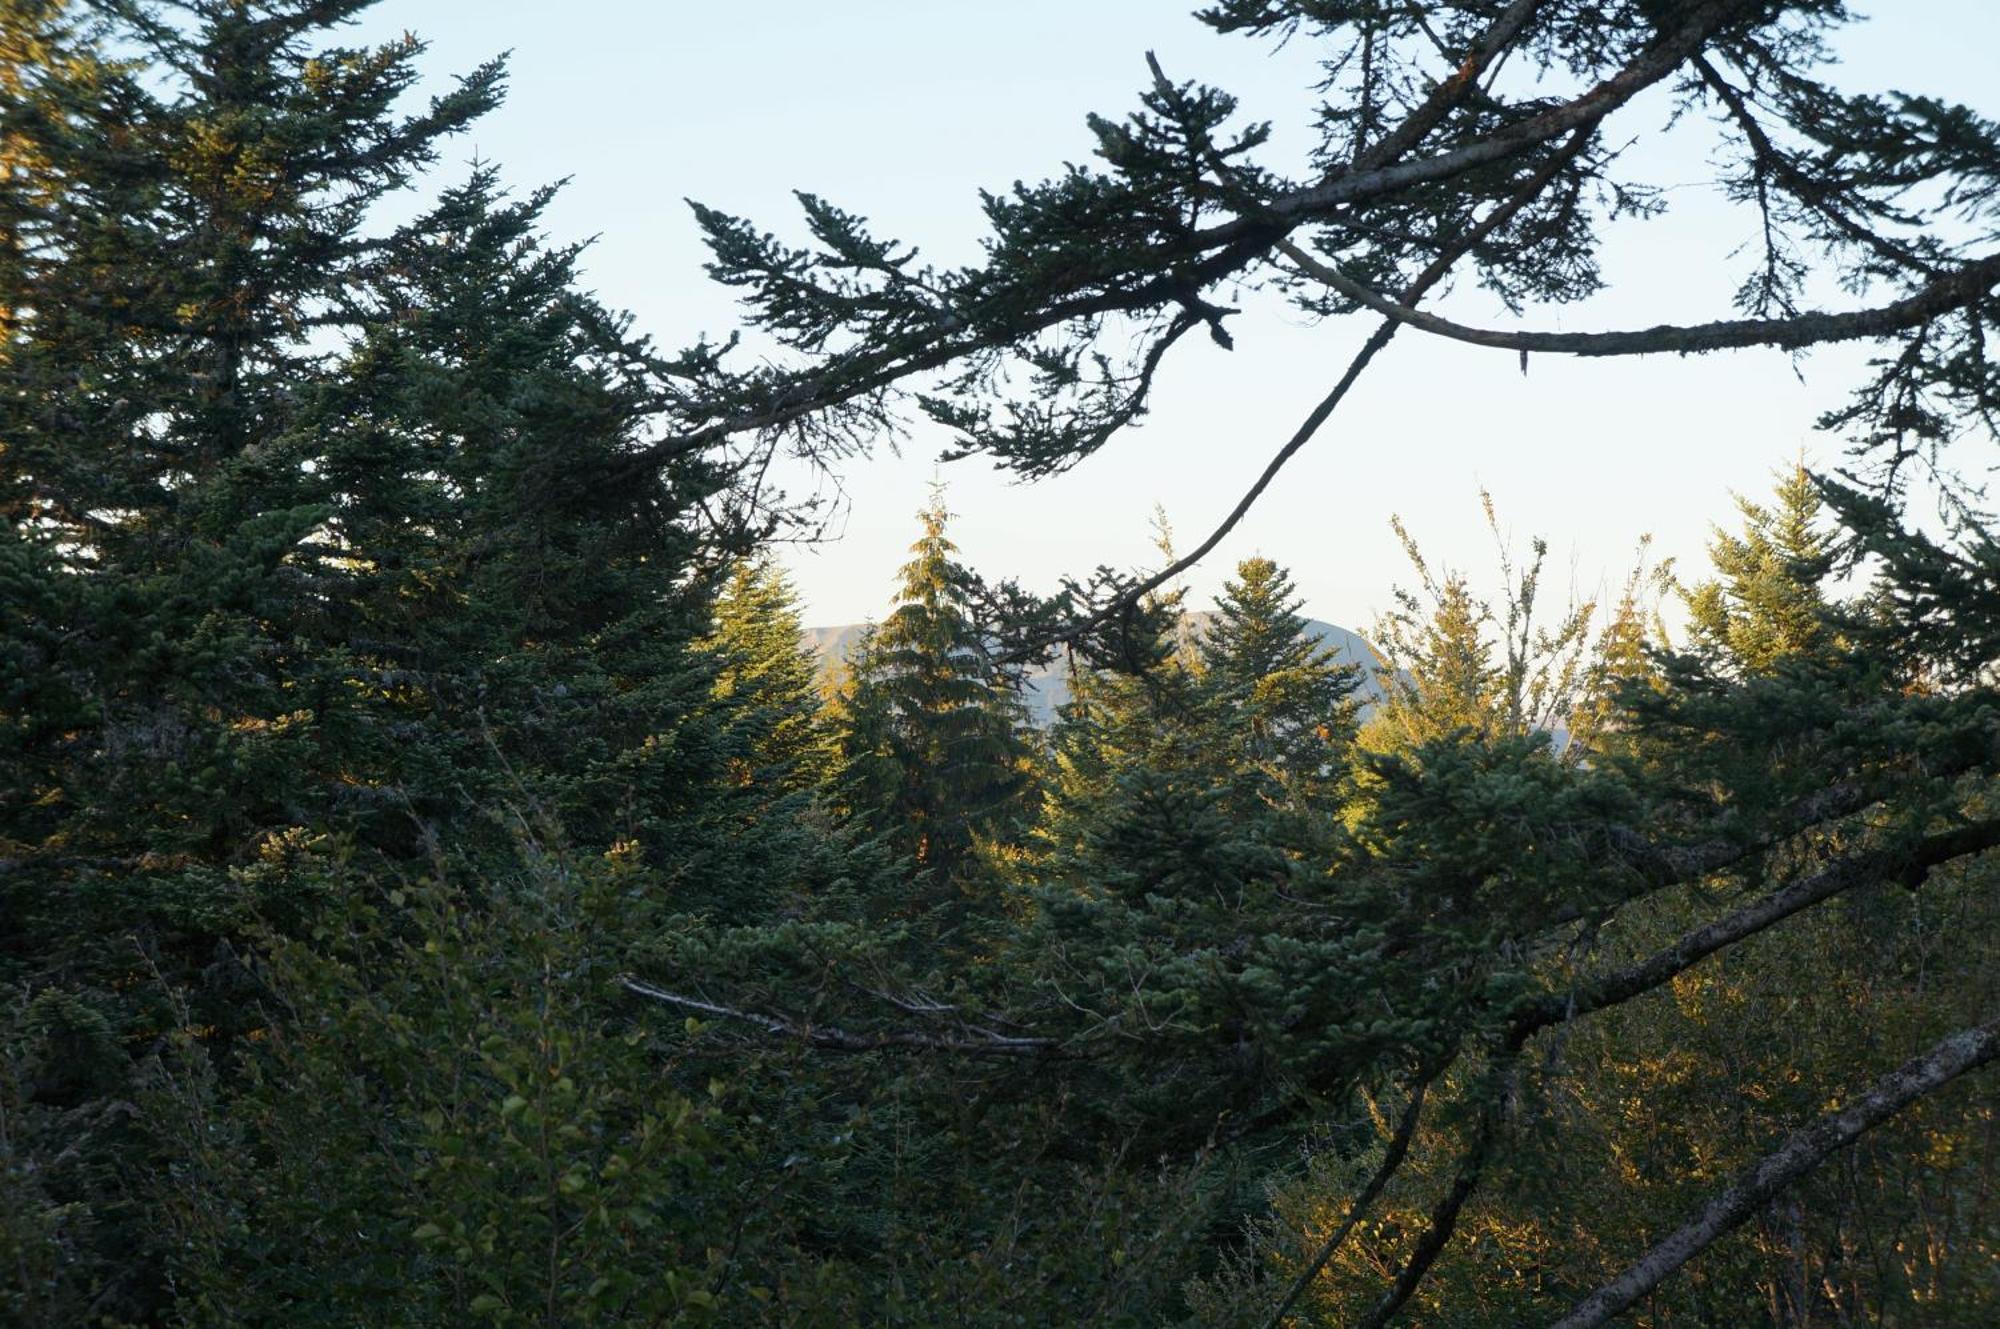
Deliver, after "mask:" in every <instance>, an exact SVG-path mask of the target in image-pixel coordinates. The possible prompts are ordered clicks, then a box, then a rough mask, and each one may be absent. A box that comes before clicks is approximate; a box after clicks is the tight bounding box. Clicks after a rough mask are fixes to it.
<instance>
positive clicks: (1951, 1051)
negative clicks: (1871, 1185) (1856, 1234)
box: [1551, 1020, 2000, 1329]
mask: <svg viewBox="0 0 2000 1329" xmlns="http://www.w3.org/2000/svg"><path fill="white" fill-rule="evenodd" d="M1996 1058H2000V1020H1994V1021H1992V1022H1990V1023H1988V1024H1984V1025H1981V1026H1979V1027H1978V1028H1976V1029H1966V1030H1962V1031H1960V1032H1959V1033H1956V1034H1953V1035H1951V1036H1950V1037H1949V1038H1946V1039H1944V1040H1942V1041H1941V1042H1939V1043H1938V1044H1936V1045H1935V1046H1934V1047H1932V1048H1931V1049H1930V1050H1929V1051H1928V1052H1925V1053H1923V1054H1922V1055H1920V1056H1917V1057H1913V1058H1911V1059H1910V1060H1909V1061H1907V1062H1905V1063H1903V1065H1902V1066H1900V1067H1898V1068H1897V1069H1896V1070H1894V1071H1892V1072H1890V1073H1889V1074H1888V1075H1885V1076H1883V1077H1882V1078H1881V1079H1880V1080H1877V1081H1876V1082H1875V1084H1874V1086H1873V1087H1872V1088H1870V1089H1869V1090H1868V1092H1867V1093H1865V1094H1863V1095H1862V1096H1861V1097H1860V1098H1858V1099H1856V1100H1855V1101H1854V1102H1852V1103H1850V1104H1849V1105H1848V1106H1847V1107H1845V1108H1842V1109H1841V1110H1840V1111H1838V1112H1830V1113H1827V1114H1826V1115H1825V1116H1823V1117H1821V1118H1819V1120H1817V1121H1815V1122H1813V1123H1812V1125H1810V1126H1807V1127H1805V1128H1804V1129H1802V1130H1800V1131H1797V1132H1796V1133H1794V1134H1793V1135H1792V1136H1791V1138H1790V1139H1788V1140H1786V1141H1785V1142H1784V1144H1782V1145H1780V1146H1779V1147H1778V1148H1777V1149H1775V1150H1773V1151H1772V1152H1771V1153H1769V1154H1767V1155H1765V1156H1764V1158H1763V1159H1762V1160H1761V1161H1760V1162H1758V1163H1757V1165H1756V1166H1754V1167H1752V1168H1750V1169H1749V1170H1748V1171H1747V1172H1745V1173H1743V1174H1742V1175H1741V1176H1740V1177H1738V1178H1737V1180H1736V1181H1735V1183H1734V1184H1732V1185H1731V1186H1730V1187H1729V1188H1728V1189H1727V1190H1725V1191H1723V1192H1722V1193H1721V1194H1719V1195H1717V1196H1716V1197H1715V1198H1714V1199H1712V1200H1710V1201H1709V1202H1708V1203H1707V1204H1706V1205H1704V1206H1702V1210H1701V1212H1700V1213H1699V1214H1697V1215H1696V1216H1695V1217H1694V1218H1692V1219H1690V1220H1689V1221H1688V1223H1687V1224H1686V1225H1685V1226H1683V1227H1682V1228H1681V1229H1680V1230H1679V1231H1677V1232H1675V1233H1674V1234H1673V1235H1672V1236H1670V1237H1668V1238H1667V1239H1666V1240H1665V1241H1662V1242H1660V1243H1659V1244H1658V1245H1656V1246H1654V1247H1653V1248H1652V1249H1651V1250H1649V1251H1647V1252H1646V1253H1645V1254H1644V1255H1642V1256H1640V1257H1639V1258H1638V1259H1637V1260H1635V1261H1634V1262H1633V1263H1632V1264H1631V1266H1630V1267H1629V1268H1627V1269H1626V1270H1625V1272H1624V1273H1622V1274H1620V1275H1618V1277H1616V1278H1614V1279H1612V1280H1611V1281H1610V1282H1609V1283H1606V1284H1604V1286H1602V1287H1600V1288H1598V1289H1597V1291H1595V1292H1593V1293H1591V1294H1590V1295H1589V1296H1588V1297H1585V1298H1584V1299H1583V1300H1582V1301H1580V1302H1578V1303H1577V1305H1576V1307H1575V1309H1573V1310H1571V1311H1570V1313H1569V1314H1568V1315H1565V1316H1564V1317H1563V1318H1562V1319H1560V1320H1558V1321H1556V1322H1555V1324H1554V1325H1553V1326H1552V1327H1551V1329H1598V1326H1600V1325H1602V1324H1604V1323H1606V1322H1607V1321H1609V1320H1610V1319H1611V1318H1612V1317H1613V1316H1615V1315H1618V1314H1619V1313H1621V1312H1622V1311H1624V1310H1626V1309H1627V1308H1629V1307H1630V1306H1632V1305H1633V1304H1634V1303H1635V1302H1637V1301H1638V1300H1639V1299H1640V1298H1642V1297H1644V1296H1645V1295H1646V1294H1647V1293H1649V1292H1651V1291H1652V1290H1653V1289H1654V1288H1656V1287H1658V1286H1659V1285H1660V1283H1661V1282H1663V1281H1664V1280H1665V1279H1666V1278H1667V1277H1668V1275H1670V1274H1672V1273H1673V1272H1674V1271H1675V1270H1677V1269H1679V1268H1680V1267H1681V1266H1682V1265H1684V1264H1686V1263H1687V1262H1688V1261H1689V1260H1691V1259H1693V1258H1694V1257H1695V1256H1696V1255H1699V1254H1700V1253H1701V1252H1702V1251H1703V1250H1705V1249H1707V1248H1708V1247H1709V1246H1710V1245H1712V1244H1713V1243H1714V1242H1715V1241H1716V1240H1717V1239H1718V1238H1720V1237H1722V1236H1724V1235H1725V1234H1727V1233H1728V1232H1730V1231H1731V1230H1733V1229H1735V1228H1736V1227H1738V1226H1740V1225H1741V1224H1742V1223H1743V1222H1744V1221H1745V1220H1746V1219H1748V1218H1749V1217H1750V1216H1751V1215H1752V1214H1754V1213H1755V1212H1756V1211H1757V1210H1758V1209H1759V1208H1761V1207H1762V1206H1763V1205H1764V1204H1765V1203H1766V1202H1767V1201H1768V1200H1770V1198H1771V1197H1772V1196H1774V1195H1776V1194H1778V1192H1780V1191H1782V1190H1784V1189H1785V1187H1787V1186H1789V1185H1791V1184H1792V1183H1793V1182H1795V1181H1797V1180H1798V1179H1799V1178H1801V1177H1803V1176H1805V1175H1806V1174H1807V1173H1808V1172H1811V1171H1812V1170H1813V1169H1814V1168H1816V1167H1818V1166H1819V1165H1820V1164H1821V1163H1823V1162H1825V1161H1826V1159H1827V1158H1828V1157H1830V1156H1831V1155H1833V1154H1834V1153H1837V1152H1838V1151H1839V1150H1842V1149H1845V1148H1846V1147H1847V1146H1849V1145H1851V1144H1853V1143H1854V1142H1855V1141H1856V1140H1857V1139H1859V1138H1860V1137H1861V1136H1862V1134H1864V1133H1865V1132H1867V1131H1868V1130H1870V1129H1872V1128H1873V1127H1875V1126H1879V1125H1880V1124H1882V1123H1883V1122H1884V1121H1887V1120H1888V1119H1889V1118H1890V1117H1892V1116H1894V1115H1895V1114H1896V1113H1897V1112H1899V1111H1901V1110H1902V1109H1903V1108H1905V1107H1908V1106H1909V1105H1910V1104H1911V1103H1914V1102H1916V1101H1917V1100H1918V1099H1919V1098H1922V1097H1923V1096H1924V1095H1925V1094H1928V1093H1931V1092H1933V1091H1935V1090H1937V1089H1940V1088H1942V1087H1943V1086H1945V1085H1947V1084H1949V1083H1951V1081H1953V1080H1955V1079H1957V1078H1958V1077H1959V1076H1961V1075H1963V1074H1965V1073H1966V1072H1967V1071H1971V1070H1976V1069H1977V1068H1979V1067H1981V1066H1984V1065H1986V1064H1988V1063H1989V1062H1992V1061H1993V1060H1995V1059H1996Z"/></svg>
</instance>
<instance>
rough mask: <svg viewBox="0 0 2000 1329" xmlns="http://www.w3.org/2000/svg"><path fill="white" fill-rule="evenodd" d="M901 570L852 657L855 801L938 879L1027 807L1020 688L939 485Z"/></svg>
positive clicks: (848, 740)
mask: <svg viewBox="0 0 2000 1329" xmlns="http://www.w3.org/2000/svg"><path fill="white" fill-rule="evenodd" d="M919 518H920V520H921V522H922V524H923V533H922V535H921V536H920V537H919V538H918V540H917V542H916V543H915V544H913V545H912V546H910V554H911V557H910V561H909V562H908V563H905V564H904V565H903V567H902V570H901V572H900V573H899V574H898V581H897V604H896V607H895V609H894V610H893V611H892V612H891V613H890V614H889V616H888V618H887V619H885V620H884V621H883V622H882V624H881V625H880V626H879V627H878V628H876V629H875V630H874V631H873V632H872V633H870V634H869V635H868V636H867V638H866V639H865V640H864V641H863V642H862V644H861V646H860V648H859V649H858V651H857V652H856V654H855V657H854V659H853V660H852V661H851V664H850V667H851V669H852V679H851V682H850V684H849V686H848V690H847V695H846V697H845V698H844V701H843V708H844V710H845V711H846V713H847V717H848V718H847V721H846V732H845V733H844V735H843V737H842V748H843V754H842V755H843V761H844V763H845V766H846V769H847V771H848V775H847V777H846V778H847V779H848V781H849V782H850V784H851V787H852V788H853V789H854V790H855V791H856V792H855V793H854V795H853V796H852V797H853V803H854V805H855V806H857V808H858V809H859V810H861V811H863V812H864V813H865V815H867V816H869V817H870V818H871V819H873V820H874V821H875V823H876V824H877V825H878V826H879V827H881V828H883V829H884V830H886V832H887V833H888V835H889V836H890V837H891V838H892V839H893V840H894V841H895V842H896V843H898V844H900V845H902V846H903V847H904V849H905V850H906V851H907V852H908V853H909V854H910V855H911V857H912V858H913V859H914V861H915V862H917V863H918V864H919V865H921V866H922V867H923V868H924V869H926V870H927V871H928V872H930V873H931V874H932V875H933V877H934V878H935V879H937V880H939V881H943V882H951V881H957V880H959V879H961V878H963V877H964V876H965V875H966V874H967V873H968V872H969V871H970V870H971V868H972V862H973V851H974V845H975V843H976V841H978V840H979V839H981V838H983V837H988V836H1005V835H1009V834H1011V833H1012V832H1013V831H1014V830H1015V829H1016V828H1017V827H1019V826H1020V824H1021V823H1022V819H1023V818H1024V817H1025V816H1026V815H1027V813H1028V796H1029V770H1028V758H1029V752H1030V749H1029V745H1028V743H1027V741H1026V739H1025V738H1024V737H1023V734H1022V730H1023V728H1024V724H1025V716H1024V714H1023V708H1022V705H1021V702H1020V697H1019V693H1018V691H1017V690H1016V688H1015V686H1014V681H1013V680H1012V679H1010V678H1009V677H1008V676H1007V675H1006V674H1005V673H1004V672H1003V671H1002V670H1001V669H1000V668H999V667H998V666H997V665H996V664H995V663H994V661H993V658H992V655H991V653H990V649H989V647H990V644H989V643H988V642H987V641H986V640H985V639H984V637H983V636H982V634H981V631H980V628H979V624H978V622H977V620H976V618H975V615H974V582H973V579H972V575H971V573H970V571H969V570H968V569H967V568H966V567H964V565H962V564H960V563H959V562H958V561H957V560H956V558H955V557H954V556H955V555H956V553H957V547H956V546H955V545H953V544H952V543H951V541H950V539H949V538H947V536H946V535H945V527H946V524H947V522H948V521H949V519H950V514H949V513H948V512H947V511H946V510H945V506H944V493H943V490H942V489H941V488H938V489H934V490H933V491H932V495H931V501H930V503H929V504H928V505H927V506H926V507H925V508H924V509H923V511H922V512H921V513H920V514H919Z"/></svg>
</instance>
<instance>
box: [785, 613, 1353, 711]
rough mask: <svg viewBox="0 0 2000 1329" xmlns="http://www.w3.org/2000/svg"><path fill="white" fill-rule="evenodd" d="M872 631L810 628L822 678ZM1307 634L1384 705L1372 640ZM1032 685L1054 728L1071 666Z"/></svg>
mask: <svg viewBox="0 0 2000 1329" xmlns="http://www.w3.org/2000/svg"><path fill="white" fill-rule="evenodd" d="M1214 618H1215V611H1214V610H1210V609H1203V610H1198V611H1196V612H1194V613H1191V614H1188V615H1186V617H1185V620H1184V621H1185V622H1186V624H1187V628H1188V630H1189V631H1190V632H1191V633H1193V634H1195V635H1196V636H1199V635H1201V634H1203V633H1205V632H1207V631H1208V625H1209V623H1210V622H1211V621H1213V620H1214ZM868 627H869V625H868V624H866V623H846V624H842V625H840V626H838V627H823V628H807V629H806V630H805V642H806V644H807V645H808V646H810V647H811V648H812V650H813V653H814V654H816V655H817V656H819V660H820V670H821V672H822V673H824V672H825V671H827V670H829V669H831V668H832V667H833V666H834V664H835V663H837V662H839V661H843V660H845V659H847V657H848V655H849V653H850V652H852V651H853V649H854V646H855V643H856V642H858V641H859V640H860V639H861V634H862V633H864V632H866V631H867V630H868ZM1306 630H1307V631H1308V632H1310V633H1312V635H1313V637H1314V638H1315V639H1316V640H1317V641H1319V642H1320V643H1321V644H1323V645H1325V646H1327V647H1328V648H1330V649H1331V650H1332V651H1333V655H1334V658H1335V659H1336V660H1338V661H1340V662H1341V663H1342V664H1353V665H1359V666H1361V680H1362V681H1361V687H1360V689H1359V691H1358V692H1357V693H1356V694H1355V695H1356V696H1357V697H1358V698H1359V699H1360V700H1361V702H1362V704H1363V706H1364V707H1366V706H1369V705H1372V704H1373V703H1374V702H1375V701H1377V700H1378V699H1380V697H1381V695H1382V689H1381V686H1380V685H1379V684H1378V683H1376V681H1375V668H1376V664H1377V661H1376V658H1375V648H1374V647H1373V646H1371V645H1369V643H1368V640H1367V638H1365V637H1363V636H1361V635H1360V634H1359V633H1357V632H1350V631H1349V630H1348V629H1346V628H1343V627H1338V626H1336V625H1334V624H1332V623H1325V622H1322V621H1320V620H1319V619H1316V618H1309V619H1307V620H1306ZM1027 682H1028V687H1027V693H1026V700H1027V703H1028V712H1029V714H1030V716H1031V717H1032V718H1033V720H1034V722H1035V723H1036V724H1037V725H1041V726H1044V727H1046V726H1048V725H1051V724H1054V723H1055V719H1056V712H1057V711H1058V710H1059V709H1060V708H1061V706H1062V705H1063V703H1064V702H1067V701H1068V700H1069V678H1068V666H1067V665H1066V664H1065V663H1063V661H1062V659H1061V657H1058V658H1057V659H1056V660H1054V661H1053V662H1051V663H1049V664H1046V665H1043V666H1041V667H1040V668H1038V669H1034V670H1031V671H1030V672H1029V674H1028V679H1027Z"/></svg>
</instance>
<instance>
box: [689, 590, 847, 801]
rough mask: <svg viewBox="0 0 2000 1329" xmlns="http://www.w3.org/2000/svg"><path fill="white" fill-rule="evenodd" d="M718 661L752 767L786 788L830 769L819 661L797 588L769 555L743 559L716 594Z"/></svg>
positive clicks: (720, 693) (814, 783)
mask: <svg viewBox="0 0 2000 1329" xmlns="http://www.w3.org/2000/svg"><path fill="white" fill-rule="evenodd" d="M705 644H706V646H707V648H708V649H709V650H710V651H712V652H713V653H714V654H715V656H716V657H717V660H718V662H719V663H718V667H717V672H716V678H715V695H716V698H717V700H718V701H722V702H724V703H726V704H728V705H730V706H731V707H732V708H733V709H735V711H736V712H737V715H738V723H739V724H740V725H742V726H743V727H744V728H745V729H746V731H747V732H746V735H745V737H746V739H747V742H748V744H749V751H748V754H747V760H748V762H749V769H750V772H751V773H754V774H755V775H756V776H757V777H758V778H761V779H768V780H772V781H775V782H776V783H777V784H778V785H779V786H780V787H783V788H786V789H793V790H799V789H813V788H817V787H819V786H820V785H822V784H824V783H825V781H826V780H827V778H828V777H829V776H830V775H831V773H832V767H831V763H832V760H833V756H834V754H833V750H832V742H831V734H830V733H829V730H828V726H827V723H826V720H825V717H824V716H823V715H822V713H821V711H822V702H821V696H820V687H819V662H818V660H817V658H816V657H815V656H814V655H813V652H812V650H811V649H810V648H809V647H808V646H807V645H806V643H805V628H804V623H803V620H802V619H801V618H800V615H799V599H798V593H797V592H796V591H794V590H793V589H792V585H791V582H790V580H789V579H788V578H787V577H786V576H785V572H784V569H783V568H781V567H780V566H779V565H778V563H777V561H776V560H775V559H773V558H771V557H770V556H768V555H765V556H762V557H759V558H754V559H746V560H743V561H742V562H739V563H738V564H737V565H736V566H735V567H734V568H733V569H732V570H731V572H730V575H729V579H728V581H727V582H726V583H724V585H723V588H722V591H721V593H720V594H719V595H718V596H717V597H716V602H715V621H714V626H713V628H712V629H711V630H710V633H709V636H708V638H707V641H706V643H705Z"/></svg>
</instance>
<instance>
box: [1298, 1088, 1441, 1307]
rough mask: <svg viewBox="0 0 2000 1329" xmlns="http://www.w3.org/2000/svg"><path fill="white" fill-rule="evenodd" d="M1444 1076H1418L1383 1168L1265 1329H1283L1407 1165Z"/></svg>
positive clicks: (1322, 1246)
mask: <svg viewBox="0 0 2000 1329" xmlns="http://www.w3.org/2000/svg"><path fill="white" fill-rule="evenodd" d="M1440 1073H1441V1072H1440V1071H1431V1072H1427V1073H1426V1074H1424V1075H1422V1076H1420V1077H1418V1079H1417V1082H1416V1084H1415V1086H1413V1087H1412V1088H1411V1090H1410V1102H1409V1105H1408V1106H1406V1107H1405V1108H1404V1109H1403V1116H1402V1119H1401V1120H1399V1121H1398V1122H1397V1123H1396V1131H1395V1134H1394V1135H1392V1136H1391V1137H1390V1139H1389V1149H1388V1152H1387V1153H1385V1154H1384V1155H1383V1156H1382V1162H1381V1165H1380V1166H1378V1167H1377V1168H1376V1169H1375V1174H1374V1175H1373V1176H1371V1177H1369V1178H1368V1184H1367V1185H1366V1186H1363V1187H1362V1188H1361V1193H1360V1194H1359V1195H1357V1196H1355V1197H1354V1202H1353V1203H1352V1204H1350V1205H1348V1206H1347V1217H1345V1218H1343V1219H1342V1220H1341V1221H1340V1226H1339V1227H1337V1228H1335V1229H1334V1230H1333V1231H1332V1233H1330V1234H1329V1235H1328V1236H1327V1239H1326V1240H1325V1242H1323V1243H1322V1244H1321V1245H1320V1248H1319V1250H1317V1251H1316V1252H1314V1253H1313V1257H1312V1259H1311V1260H1310V1261H1308V1262H1307V1263H1306V1267H1305V1268H1304V1269H1301V1270H1300V1271H1299V1276H1298V1277H1297V1278H1294V1279H1293V1280H1292V1284H1291V1286H1290V1287H1289V1288H1287V1289H1286V1290H1285V1296H1284V1299H1283V1300H1281V1301H1280V1302H1279V1303H1278V1305H1277V1309H1275V1310H1273V1311H1272V1312H1271V1318H1270V1319H1269V1320H1266V1321H1265V1329H1279V1326H1280V1325H1282V1324H1283V1323H1284V1319H1285V1316H1286V1315H1287V1314H1289V1313H1290V1311H1291V1309H1292V1307H1293V1306H1294V1305H1295V1304H1296V1303H1297V1302H1298V1299H1299V1297H1300V1296H1301V1295H1303V1294H1304V1292H1305V1290H1306V1289H1307V1288H1308V1287H1311V1286H1312V1281H1313V1280H1314V1279H1315V1278H1318V1277H1319V1275H1320V1271H1321V1270H1322V1269H1324V1268H1326V1265H1327V1261H1329V1260H1331V1259H1332V1258H1333V1256H1334V1253H1335V1252H1336V1251H1338V1250H1339V1249H1340V1247H1341V1244H1342V1243H1344V1242H1345V1241H1346V1240H1347V1238H1348V1235H1349V1234H1350V1233H1352V1232H1353V1231H1354V1229H1355V1226H1356V1225H1357V1224H1359V1223H1360V1222H1361V1216H1362V1215H1363V1214H1365V1213H1367V1212H1368V1206H1370V1205H1372V1204H1374V1203H1375V1200H1376V1197H1377V1196H1379V1195H1381V1194H1382V1191H1383V1189H1384V1188H1386V1187H1387V1186H1388V1184H1389V1182H1390V1180H1391V1179H1392V1178H1393V1177H1394V1176H1395V1175H1396V1172H1397V1171H1398V1169H1400V1168H1401V1167H1402V1166H1403V1159H1404V1158H1405V1157H1406V1156H1407V1155H1408V1154H1409V1152H1410V1140H1411V1138H1412V1137H1413V1136H1415V1135H1416V1133H1417V1122H1418V1120H1419V1119H1420V1118H1421V1117H1422V1116H1423V1111H1424V1094H1425V1093H1426V1092H1427V1091H1428V1090H1429V1089H1430V1086H1431V1081H1433V1080H1435V1079H1436V1078H1437V1076H1438V1075H1439V1074H1440Z"/></svg>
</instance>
